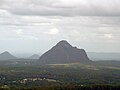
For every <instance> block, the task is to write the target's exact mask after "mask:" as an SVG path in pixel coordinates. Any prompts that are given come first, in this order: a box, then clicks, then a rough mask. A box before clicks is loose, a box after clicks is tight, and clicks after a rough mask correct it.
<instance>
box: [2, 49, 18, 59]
mask: <svg viewBox="0 0 120 90" xmlns="http://www.w3.org/2000/svg"><path fill="white" fill-rule="evenodd" d="M11 59H17V57H15V56H13V55H12V54H10V53H9V52H7V51H6V52H3V53H1V54H0V60H11Z"/></svg>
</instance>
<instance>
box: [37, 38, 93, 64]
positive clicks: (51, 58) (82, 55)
mask: <svg viewBox="0 0 120 90" xmlns="http://www.w3.org/2000/svg"><path fill="white" fill-rule="evenodd" d="M39 62H41V63H45V64H51V63H76V62H81V63H83V62H84V63H87V62H91V60H89V58H88V56H87V54H86V52H85V50H84V49H78V48H77V47H73V46H72V45H70V44H69V43H68V42H67V41H65V40H62V41H60V42H59V43H57V45H55V46H54V47H53V48H52V49H50V50H49V51H47V52H46V53H44V54H43V55H42V56H41V57H40V59H39Z"/></svg>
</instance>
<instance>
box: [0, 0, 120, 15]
mask: <svg viewBox="0 0 120 90" xmlns="http://www.w3.org/2000/svg"><path fill="white" fill-rule="evenodd" d="M0 2H1V5H0V8H1V9H4V10H7V11H9V12H10V13H12V14H16V15H35V16H120V10H119V8H120V6H119V3H120V1H119V0H109V1H108V0H92V1H90V0H47V1H45V0H21V1H20V2H19V0H2V1H0ZM18 3H19V4H18Z"/></svg>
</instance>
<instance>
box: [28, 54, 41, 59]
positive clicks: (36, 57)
mask: <svg viewBox="0 0 120 90" xmlns="http://www.w3.org/2000/svg"><path fill="white" fill-rule="evenodd" d="M39 57H40V56H39V55H37V54H34V55H32V56H30V57H29V59H39Z"/></svg>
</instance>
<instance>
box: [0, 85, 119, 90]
mask: <svg viewBox="0 0 120 90" xmlns="http://www.w3.org/2000/svg"><path fill="white" fill-rule="evenodd" d="M0 90H120V85H85V86H83V85H80V86H73V85H69V86H50V87H37V88H13V87H12V88H0Z"/></svg>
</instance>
